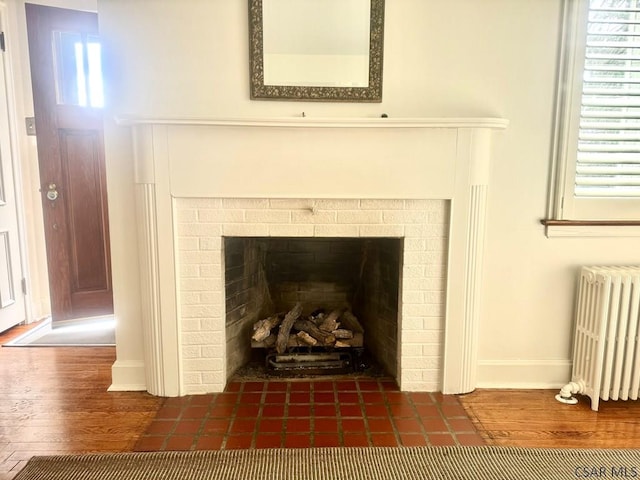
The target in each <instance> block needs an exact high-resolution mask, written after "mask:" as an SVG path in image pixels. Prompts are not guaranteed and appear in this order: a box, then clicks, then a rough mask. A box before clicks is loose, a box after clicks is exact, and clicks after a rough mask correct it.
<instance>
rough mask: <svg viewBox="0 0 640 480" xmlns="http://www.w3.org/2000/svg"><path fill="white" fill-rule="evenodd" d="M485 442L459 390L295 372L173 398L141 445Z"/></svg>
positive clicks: (229, 446) (153, 447) (220, 446)
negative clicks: (301, 376)
mask: <svg viewBox="0 0 640 480" xmlns="http://www.w3.org/2000/svg"><path fill="white" fill-rule="evenodd" d="M482 444H484V440H483V439H482V437H481V436H480V434H479V433H478V432H477V431H476V428H475V426H474V424H473V423H472V422H471V420H470V419H469V417H468V416H467V414H466V412H465V410H464V408H463V407H462V405H461V404H460V402H459V400H458V397H457V396H454V395H442V394H439V393H416V392H401V391H399V390H398V388H397V387H396V385H395V383H394V382H392V381H390V380H388V379H372V378H363V379H339V380H325V379H322V380H297V379H296V380H291V381H281V380H278V381H233V382H230V383H229V385H228V386H227V388H226V389H225V391H224V392H223V393H220V394H213V395H191V396H186V397H179V398H167V399H166V400H165V401H164V404H163V406H162V407H161V408H160V410H159V411H158V413H157V415H156V417H155V419H154V420H153V422H152V423H151V424H150V425H149V428H148V429H147V430H146V432H145V433H144V435H142V437H140V440H139V441H138V443H137V445H136V448H135V450H137V451H158V450H219V449H227V450H228V449H238V448H307V447H341V446H343V447H372V446H376V447H378V446H380V447H381V446H394V447H395V446H417V445H482Z"/></svg>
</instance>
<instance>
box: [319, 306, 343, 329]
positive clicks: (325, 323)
mask: <svg viewBox="0 0 640 480" xmlns="http://www.w3.org/2000/svg"><path fill="white" fill-rule="evenodd" d="M340 315H342V310H333V311H332V312H331V313H330V314H329V315H327V316H326V317H325V318H324V319H323V320H322V323H320V325H319V327H320V330H323V331H325V332H333V331H334V330H337V329H338V327H339V326H340V324H339V323H338V318H340Z"/></svg>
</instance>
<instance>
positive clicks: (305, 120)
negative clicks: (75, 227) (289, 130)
mask: <svg viewBox="0 0 640 480" xmlns="http://www.w3.org/2000/svg"><path fill="white" fill-rule="evenodd" d="M116 123H117V124H118V125H122V126H135V125H185V126H186V125H191V126H232V127H306V128H490V129H498V130H502V129H505V128H507V126H508V125H509V121H508V120H506V119H504V118H493V117H468V118H467V117H464V118H462V117H454V118H448V117H437V118H419V117H411V118H401V117H398V118H380V117H371V118H347V117H345V118H338V117H273V118H198V117H193V118H190V117H151V116H136V115H122V116H117V117H116Z"/></svg>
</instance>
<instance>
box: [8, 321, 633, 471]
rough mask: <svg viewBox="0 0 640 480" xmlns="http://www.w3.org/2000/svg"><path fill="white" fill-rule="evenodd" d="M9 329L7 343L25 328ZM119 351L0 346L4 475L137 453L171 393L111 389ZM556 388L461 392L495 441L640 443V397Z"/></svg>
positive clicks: (525, 443)
mask: <svg viewBox="0 0 640 480" xmlns="http://www.w3.org/2000/svg"><path fill="white" fill-rule="evenodd" d="M25 329H26V328H25V327H16V328H14V329H12V330H10V331H8V332H4V333H0V345H1V344H3V343H6V342H7V341H8V340H10V339H11V338H13V337H15V336H16V335H18V334H20V333H21V332H23V331H24V330H25ZM114 360H115V349H114V348H113V347H97V348H94V347H53V348H50V347H39V348H30V347H20V348H7V347H4V348H0V480H9V479H11V478H13V476H14V475H15V474H16V472H17V471H18V470H20V469H21V468H22V466H23V465H24V464H25V463H26V461H27V460H28V459H29V458H30V457H31V456H33V455H47V454H65V453H84V452H119V451H132V450H133V449H134V446H135V445H136V442H137V441H138V440H139V438H140V437H141V436H142V435H143V433H144V432H145V431H146V430H147V428H148V427H149V425H150V424H151V422H152V420H153V419H154V417H155V415H156V412H158V410H159V409H160V407H161V406H162V404H163V402H164V400H163V399H162V398H157V397H153V396H151V395H149V394H146V393H142V392H107V388H108V387H109V384H110V381H111V365H112V364H113V362H114ZM555 393H557V392H556V391H551V390H478V391H475V392H473V393H471V394H468V395H461V396H460V397H459V400H460V403H461V404H462V406H463V407H464V408H465V409H466V411H467V413H468V414H469V416H470V417H471V419H472V421H473V422H474V424H475V425H476V426H477V428H478V429H479V431H480V434H481V435H482V437H483V438H484V439H485V440H486V442H487V443H488V444H490V445H504V446H509V445H511V446H523V447H574V448H638V446H640V401H635V402H634V401H628V402H603V403H601V407H600V411H599V412H597V413H596V412H593V411H591V409H590V403H589V400H588V399H585V398H581V399H580V403H579V404H578V405H576V406H568V405H563V404H560V403H557V402H556V400H555V399H554V395H555Z"/></svg>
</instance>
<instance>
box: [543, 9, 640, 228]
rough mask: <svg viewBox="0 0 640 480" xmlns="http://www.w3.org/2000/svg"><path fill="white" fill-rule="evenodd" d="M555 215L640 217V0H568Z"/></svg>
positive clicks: (558, 115) (567, 217)
mask: <svg viewBox="0 0 640 480" xmlns="http://www.w3.org/2000/svg"><path fill="white" fill-rule="evenodd" d="M564 34H565V36H564V41H563V48H562V52H561V57H560V60H561V69H560V88H559V99H558V100H559V101H558V105H557V112H556V120H557V122H556V142H555V146H556V151H555V157H556V158H555V161H556V167H557V168H556V170H555V178H554V184H555V191H554V192H553V193H554V195H553V197H552V201H551V210H552V211H551V212H550V217H551V218H555V219H560V220H640V0H566V1H565V22H564Z"/></svg>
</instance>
